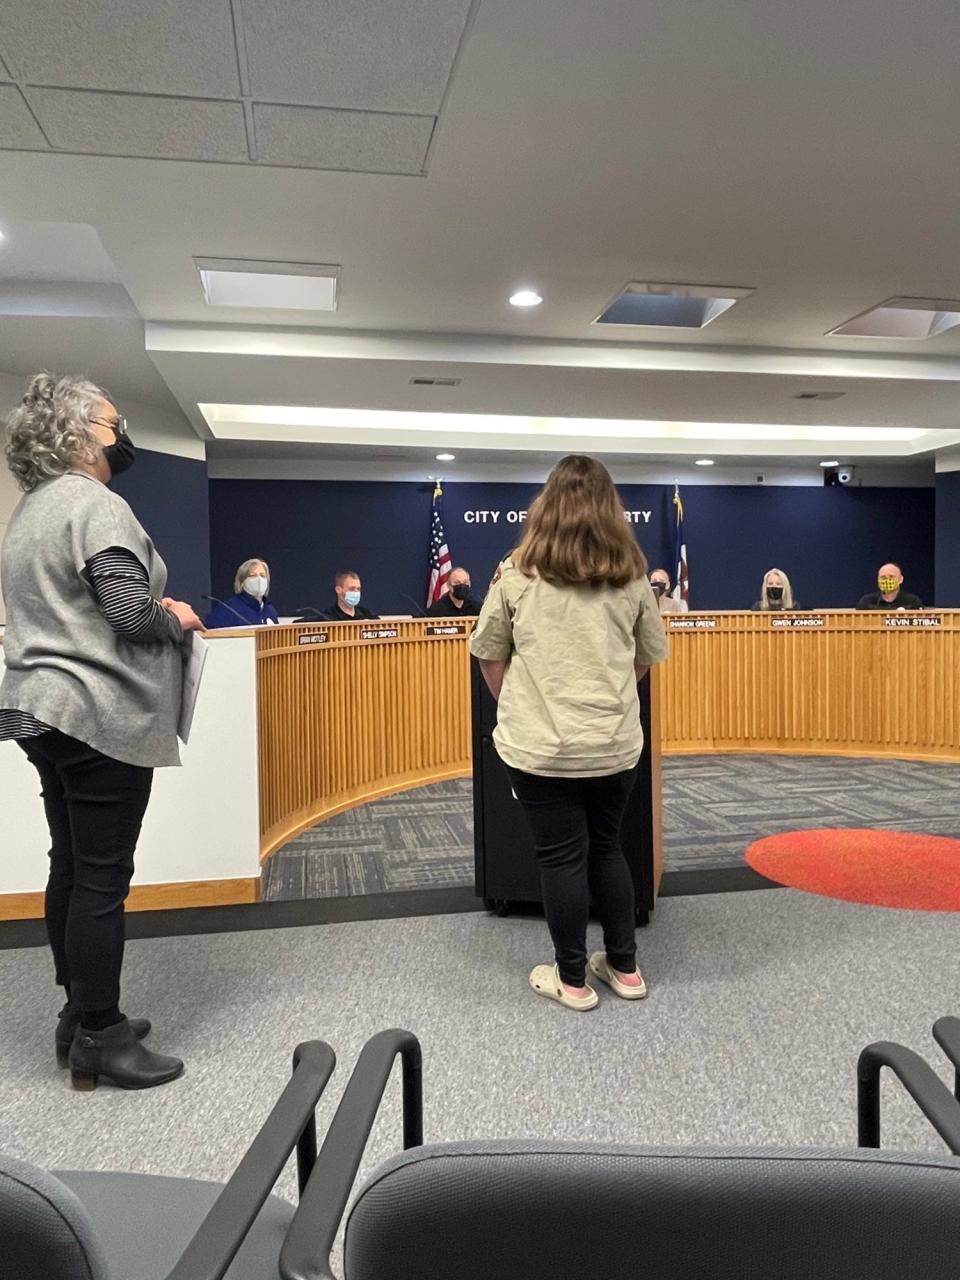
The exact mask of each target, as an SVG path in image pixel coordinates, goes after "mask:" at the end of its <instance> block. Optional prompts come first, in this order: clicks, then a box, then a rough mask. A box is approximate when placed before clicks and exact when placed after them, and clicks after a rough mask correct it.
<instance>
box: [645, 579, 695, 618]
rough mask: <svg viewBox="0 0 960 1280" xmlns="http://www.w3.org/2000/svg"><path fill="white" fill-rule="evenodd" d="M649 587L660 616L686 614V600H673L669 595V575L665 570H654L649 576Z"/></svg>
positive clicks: (687, 606)
mask: <svg viewBox="0 0 960 1280" xmlns="http://www.w3.org/2000/svg"><path fill="white" fill-rule="evenodd" d="M650 585H651V587H653V594H654V595H655V596H656V597H657V605H658V606H659V609H660V612H661V614H664V613H686V612H687V611H688V609H689V608H690V606H689V605H688V604H687V602H686V600H675V599H674V598H673V596H672V595H671V594H670V575H669V573H667V571H666V569H654V570H653V572H652V573H651V574H650Z"/></svg>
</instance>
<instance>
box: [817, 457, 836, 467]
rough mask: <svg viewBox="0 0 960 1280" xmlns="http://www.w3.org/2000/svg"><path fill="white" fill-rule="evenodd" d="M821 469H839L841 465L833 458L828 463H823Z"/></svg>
mask: <svg viewBox="0 0 960 1280" xmlns="http://www.w3.org/2000/svg"><path fill="white" fill-rule="evenodd" d="M820 465H821V467H839V465H840V463H839V462H838V461H837V460H836V458H831V459H830V460H829V461H828V462H821V463H820Z"/></svg>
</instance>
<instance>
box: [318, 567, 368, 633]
mask: <svg viewBox="0 0 960 1280" xmlns="http://www.w3.org/2000/svg"><path fill="white" fill-rule="evenodd" d="M333 584H334V590H335V591H336V593H337V598H336V600H335V601H334V603H333V604H332V605H330V606H329V607H328V608H327V609H326V611H325V612H326V614H327V617H328V618H329V619H330V621H331V622H365V621H367V619H368V618H377V617H378V616H379V615H378V614H376V613H371V612H370V610H369V609H365V608H364V607H363V605H362V604H361V603H360V575H359V574H358V573H354V571H353V570H352V569H344V570H343V572H342V573H338V574H337V575H336V577H335V578H334V580H333Z"/></svg>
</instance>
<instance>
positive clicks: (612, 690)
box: [470, 559, 667, 777]
mask: <svg viewBox="0 0 960 1280" xmlns="http://www.w3.org/2000/svg"><path fill="white" fill-rule="evenodd" d="M470 648H471V652H472V653H473V654H474V656H475V657H477V658H487V659H490V660H492V661H501V662H506V663H507V670H506V674H505V675H504V680H503V688H502V690H501V693H500V701H499V706H498V710H497V727H496V729H495V730H494V735H493V739H494V742H495V744H496V747H497V750H498V752H499V753H500V757H501V759H502V760H504V761H505V763H506V764H508V765H511V766H513V767H514V768H516V769H521V770H523V772H525V773H534V774H541V775H545V776H548V777H555V776H562V775H568V776H571V777H602V776H604V775H606V774H611V773H620V772H621V771H622V770H624V769H631V768H633V767H634V765H636V763H637V761H638V760H639V758H640V753H641V751H642V750H643V731H642V730H641V728H640V706H639V702H638V699H637V684H636V677H635V674H634V665H635V664H636V663H640V664H642V665H644V666H650V665H652V664H653V663H655V662H662V661H663V659H664V658H666V656H667V639H666V636H665V635H664V629H663V624H662V623H661V621H660V613H659V610H658V608H657V601H656V597H655V596H654V594H653V590H652V588H651V586H650V583H649V582H648V581H647V579H646V578H645V577H644V578H638V579H637V580H636V581H635V582H631V583H629V584H628V585H627V586H626V587H609V586H601V587H590V586H578V587H554V586H551V585H550V583H548V582H544V581H543V580H542V579H541V578H537V577H533V578H527V577H525V576H524V575H523V574H522V573H520V572H519V570H517V569H516V568H514V566H513V564H512V562H511V561H510V560H509V559H507V560H505V561H504V562H503V564H502V565H501V568H500V571H499V576H498V577H497V578H496V579H495V580H494V582H493V583H492V585H491V587H490V592H489V594H488V595H487V598H486V600H485V601H484V605H483V609H482V610H481V612H480V618H479V620H478V622H477V628H476V630H475V631H474V633H473V638H472V640H471V643H470Z"/></svg>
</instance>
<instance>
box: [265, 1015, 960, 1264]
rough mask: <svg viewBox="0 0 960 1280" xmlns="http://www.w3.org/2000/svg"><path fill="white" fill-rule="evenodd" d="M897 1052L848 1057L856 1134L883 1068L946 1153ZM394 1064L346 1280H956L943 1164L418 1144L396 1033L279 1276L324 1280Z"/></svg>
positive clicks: (404, 1041) (944, 1104) (912, 1072)
mask: <svg viewBox="0 0 960 1280" xmlns="http://www.w3.org/2000/svg"><path fill="white" fill-rule="evenodd" d="M947 1024H951V1025H947ZM953 1024H955V1025H953ZM937 1029H938V1034H937V1038H938V1040H940V1042H941V1044H944V1047H948V1046H949V1047H948V1053H951V1057H952V1060H953V1061H954V1064H955V1066H957V1067H958V1069H960V1021H958V1020H957V1019H941V1021H940V1022H939V1023H938V1024H937ZM945 1042H946V1043H945ZM900 1048H901V1047H900V1046H894V1045H889V1044H878V1045H872V1046H869V1048H868V1049H866V1050H864V1053H863V1054H862V1055H861V1060H860V1068H859V1071H860V1074H859V1079H860V1083H861V1115H860V1122H861V1131H862V1132H863V1130H864V1129H865V1128H869V1125H870V1123H871V1122H872V1121H873V1120H874V1119H875V1122H876V1123H875V1136H876V1142H875V1143H874V1144H873V1145H874V1146H875V1147H876V1146H877V1145H878V1144H879V1089H878V1088H877V1089H876V1091H875V1095H874V1092H873V1086H874V1084H875V1083H876V1082H877V1081H878V1080H879V1075H880V1071H881V1070H882V1068H883V1067H884V1066H889V1067H892V1069H893V1070H895V1072H896V1073H897V1075H898V1076H899V1078H900V1079H901V1080H902V1081H903V1082H904V1084H905V1085H906V1086H907V1088H908V1089H909V1090H910V1092H911V1093H912V1094H913V1096H914V1097H915V1098H916V1099H917V1101H918V1102H919V1104H920V1106H921V1108H922V1110H923V1111H924V1113H925V1114H926V1115H928V1117H930V1118H931V1119H932V1120H933V1122H934V1124H935V1127H936V1128H937V1130H938V1132H939V1133H940V1134H941V1136H943V1137H945V1138H946V1139H947V1141H948V1145H949V1146H950V1148H951V1150H952V1151H953V1152H954V1153H958V1152H960V1106H958V1104H957V1102H956V1100H955V1099H954V1098H953V1096H952V1095H951V1094H950V1092H949V1090H948V1089H947V1088H946V1086H945V1085H944V1084H943V1083H942V1081H941V1080H940V1079H939V1077H937V1076H936V1075H935V1074H934V1072H933V1071H932V1070H931V1069H930V1068H929V1067H928V1066H927V1065H926V1063H924V1062H923V1060H922V1059H920V1058H919V1057H918V1056H917V1055H916V1054H911V1051H909V1050H902V1052H900V1051H899V1050H900ZM894 1050H896V1051H897V1052H893V1051H894ZM398 1054H399V1055H400V1056H401V1059H402V1064H403V1084H404V1147H405V1151H404V1153H403V1154H401V1155H397V1156H395V1157H394V1158H393V1159H391V1160H389V1161H387V1163H386V1164H384V1165H382V1166H381V1167H380V1168H379V1169H377V1170H376V1171H375V1172H374V1173H373V1174H372V1175H371V1177H370V1178H369V1179H368V1180H367V1182H366V1184H365V1185H364V1186H363V1188H362V1189H361V1191H360V1193H359V1194H358V1196H357V1197H356V1199H355V1200H354V1202H353V1205H352V1207H351V1209H350V1212H349V1215H348V1217H347V1222H346V1232H345V1237H344V1266H343V1273H344V1277H345V1280H491V1278H492V1277H496V1280H513V1278H514V1277H516V1280H620V1278H621V1277H622V1278H623V1280H627V1278H629V1280H648V1278H649V1280H702V1278H705V1277H709V1280H771V1278H772V1280H914V1278H917V1280H919V1278H921V1277H922V1280H947V1278H948V1277H949V1280H956V1277H957V1275H958V1274H960V1159H957V1158H955V1155H945V1154H936V1153H934V1154H904V1153H894V1152H882V1151H879V1150H877V1149H873V1150H870V1149H863V1148H850V1149H849V1150H818V1149H814V1148H778V1147H753V1148H722V1147H642V1146H631V1145H628V1144H626V1143H624V1144H622V1145H614V1146H611V1145H607V1144H596V1143H579V1142H538V1141H499V1142H456V1143H447V1144H440V1145H434V1146H422V1145H420V1144H421V1141H422V1118H421V1097H422V1094H421V1079H420V1046H419V1044H418V1043H417V1041H416V1039H415V1037H413V1036H412V1035H410V1034H409V1033H407V1032H402V1031H393V1032H383V1033H381V1034H380V1035H379V1036H375V1037H374V1038H373V1039H372V1040H371V1041H370V1042H369V1043H368V1044H367V1045H366V1046H365V1047H364V1049H363V1051H362V1052H361V1054H360V1057H359V1059H358V1061H357V1066H356V1068H355V1070H354V1072H353V1075H352V1077H351V1079H350V1082H349V1084H348V1086H347V1088H346V1090H345V1092H344V1095H343V1098H342V1101H341V1103H340V1106H339V1109H338V1110H337V1113H336V1115H335V1116H334V1119H333V1121H332V1123H331V1125H330V1128H329V1130H328V1132H327V1136H326V1139H325V1141H324V1143H323V1146H322V1148H321V1151H320V1153H319V1155H318V1157H317V1161H316V1164H315V1166H314V1169H313V1173H312V1175H311V1177H310V1180H309V1182H308V1185H307V1187H306V1189H305V1191H304V1193H303V1195H302V1197H301V1202H300V1207H299V1209H298V1210H297V1213H296V1216H295V1218H294V1220H293V1223H292V1224H291V1226H290V1229H289V1232H288V1233H287V1238H286V1241H285V1243H284V1245H283V1248H282V1251H281V1256H280V1275H281V1277H282V1280H327V1278H329V1277H330V1276H331V1271H330V1251H331V1249H332V1247H333V1243H334V1239H335V1237H336V1234H337V1230H338V1227H339V1224H340V1221H341V1218H342V1215H343V1211H344V1208H345V1206H346V1203H347V1200H348V1198H349V1195H350V1190H351V1187H352V1184H353V1180H354V1178H355V1177H356V1173H357V1169H358V1167H359V1163H360V1159H361V1157H362V1154H363V1150H364V1147H365V1144H366V1141H367V1138H368V1136H369V1133H370V1129H371V1127H372V1124H373V1120H374V1117H375V1115H376V1112H377V1110H378V1107H379V1105H380V1100H381V1098H382V1095H383V1091H384V1088H385V1086H386V1082H387V1080H388V1078H389V1075H390V1072H391V1069H392V1065H393V1062H394V1060H395V1058H396V1056H397V1055H398ZM917 1064H919V1065H920V1067H922V1068H923V1070H922V1071H921V1070H919V1069H918V1066H917ZM874 1096H875V1100H876V1106H875V1108H874V1109H873V1110H872V1111H871V1107H872V1106H873V1101H874ZM518 1102H519V1103H520V1104H521V1105H522V1098H521V1099H518ZM558 1105H559V1103H558ZM868 1136H869V1135H868Z"/></svg>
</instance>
